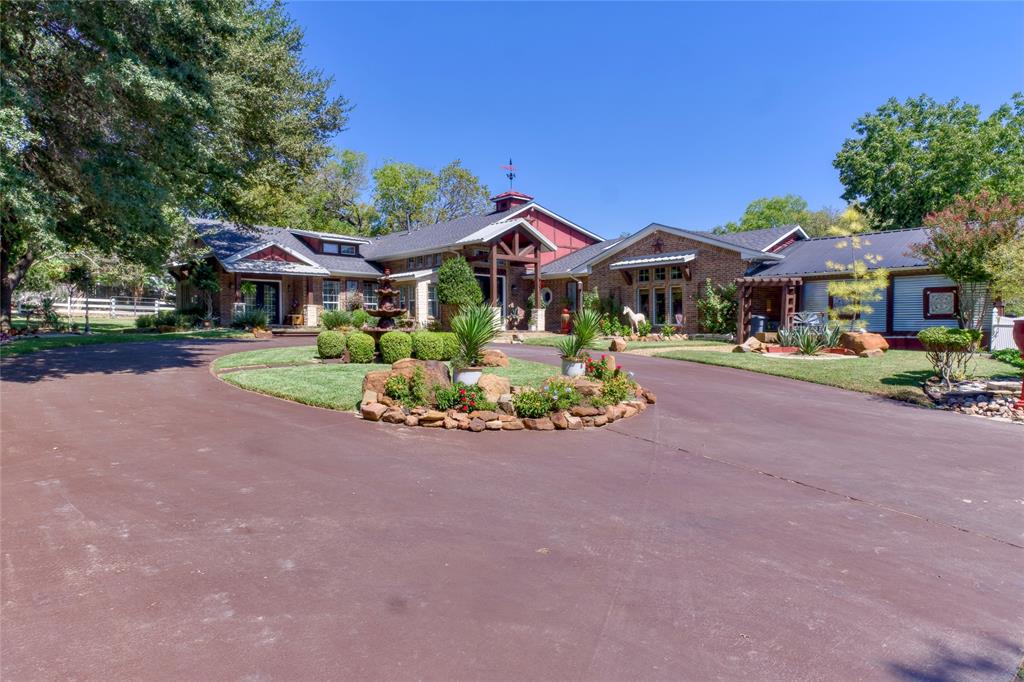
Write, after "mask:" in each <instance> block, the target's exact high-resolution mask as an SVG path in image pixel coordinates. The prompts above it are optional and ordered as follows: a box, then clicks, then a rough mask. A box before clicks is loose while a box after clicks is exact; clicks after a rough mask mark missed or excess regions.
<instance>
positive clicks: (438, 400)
mask: <svg viewBox="0 0 1024 682" xmlns="http://www.w3.org/2000/svg"><path fill="white" fill-rule="evenodd" d="M465 386H466V385H465V384H452V385H451V386H442V387H440V388H438V389H437V390H436V391H434V403H435V404H436V405H437V409H439V410H451V409H454V408H455V405H456V404H457V403H458V401H459V388H460V387H462V388H465Z"/></svg>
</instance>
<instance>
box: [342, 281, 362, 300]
mask: <svg viewBox="0 0 1024 682" xmlns="http://www.w3.org/2000/svg"><path fill="white" fill-rule="evenodd" d="M358 292H359V282H357V281H355V280H354V279H350V280H348V281H347V282H345V293H346V294H348V295H350V296H351V295H352V294H355V293H358Z"/></svg>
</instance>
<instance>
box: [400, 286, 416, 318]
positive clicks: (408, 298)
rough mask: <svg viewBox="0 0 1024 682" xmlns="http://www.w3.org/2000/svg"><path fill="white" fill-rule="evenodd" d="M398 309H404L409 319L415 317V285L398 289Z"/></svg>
mask: <svg viewBox="0 0 1024 682" xmlns="http://www.w3.org/2000/svg"><path fill="white" fill-rule="evenodd" d="M398 307H399V308H405V309H406V310H407V311H408V312H409V317H412V318H415V317H416V285H415V284H413V285H411V286H406V287H399V288H398Z"/></svg>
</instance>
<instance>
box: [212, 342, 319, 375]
mask: <svg viewBox="0 0 1024 682" xmlns="http://www.w3.org/2000/svg"><path fill="white" fill-rule="evenodd" d="M316 360H317V354H316V346H292V347H289V348H263V349H260V350H246V351H242V352H241V353H232V354H231V355H225V356H224V357H220V358H217V359H216V360H214V361H213V369H214V370H215V371H218V372H219V371H221V370H225V369H233V368H235V367H249V366H251V365H306V364H311V363H314V362H316Z"/></svg>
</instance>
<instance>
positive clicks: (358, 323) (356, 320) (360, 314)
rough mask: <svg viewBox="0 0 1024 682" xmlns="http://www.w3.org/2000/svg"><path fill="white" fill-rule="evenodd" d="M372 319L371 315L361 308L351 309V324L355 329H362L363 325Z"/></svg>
mask: <svg viewBox="0 0 1024 682" xmlns="http://www.w3.org/2000/svg"><path fill="white" fill-rule="evenodd" d="M372 320H373V316H372V315H370V313H368V312H366V311H365V310H363V309H362V308H356V309H355V310H353V311H352V326H353V327H355V328H356V329H362V328H363V327H364V326H366V325H368V324H371V322H372Z"/></svg>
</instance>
